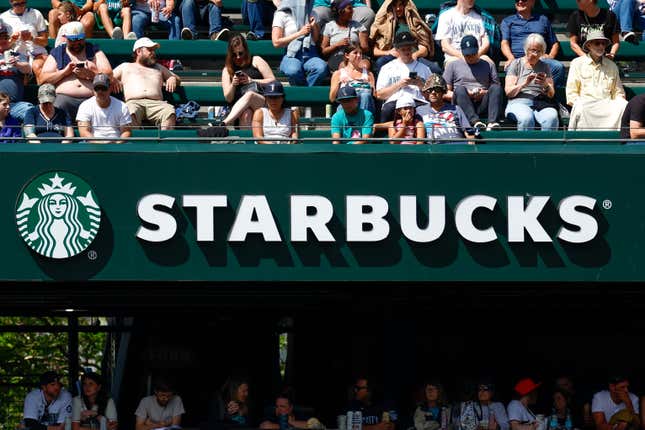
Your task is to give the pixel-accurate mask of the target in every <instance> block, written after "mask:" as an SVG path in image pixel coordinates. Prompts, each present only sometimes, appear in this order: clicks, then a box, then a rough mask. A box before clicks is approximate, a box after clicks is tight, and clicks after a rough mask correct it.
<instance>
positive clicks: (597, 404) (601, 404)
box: [591, 390, 639, 422]
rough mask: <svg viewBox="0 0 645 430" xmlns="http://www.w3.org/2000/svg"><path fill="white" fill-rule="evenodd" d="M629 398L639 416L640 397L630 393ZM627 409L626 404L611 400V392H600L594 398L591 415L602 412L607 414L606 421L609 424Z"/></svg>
mask: <svg viewBox="0 0 645 430" xmlns="http://www.w3.org/2000/svg"><path fill="white" fill-rule="evenodd" d="M629 398H630V399H632V405H633V406H634V412H636V414H637V415H638V414H639V405H638V397H636V395H634V394H632V393H629ZM623 409H625V403H623V402H621V403H618V404H616V403H614V401H613V400H611V396H610V395H609V391H607V390H604V391H599V392H597V393H596V394H594V396H593V400H592V401H591V413H594V412H602V413H603V414H605V421H607V422H609V420H610V419H611V417H612V416H613V415H614V414H615V413H616V412H618V411H620V410H623Z"/></svg>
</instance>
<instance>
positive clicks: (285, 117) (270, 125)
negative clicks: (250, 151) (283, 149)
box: [261, 107, 291, 144]
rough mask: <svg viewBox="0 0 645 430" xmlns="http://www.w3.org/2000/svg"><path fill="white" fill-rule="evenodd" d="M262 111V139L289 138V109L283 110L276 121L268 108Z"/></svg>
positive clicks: (282, 142) (283, 142)
mask: <svg viewBox="0 0 645 430" xmlns="http://www.w3.org/2000/svg"><path fill="white" fill-rule="evenodd" d="M261 109H262V118H263V120H262V130H263V132H264V137H285V138H290V137H291V109H289V108H285V109H284V111H283V112H282V116H281V117H280V118H279V119H278V120H277V121H276V120H275V119H273V117H272V116H271V112H270V111H269V109H268V108H265V107H263V108H261ZM272 143H281V144H285V143H290V142H289V141H273V142H272Z"/></svg>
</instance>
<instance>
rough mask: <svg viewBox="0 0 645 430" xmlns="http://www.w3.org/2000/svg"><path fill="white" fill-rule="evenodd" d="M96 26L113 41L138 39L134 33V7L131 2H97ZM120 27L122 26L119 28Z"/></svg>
mask: <svg viewBox="0 0 645 430" xmlns="http://www.w3.org/2000/svg"><path fill="white" fill-rule="evenodd" d="M94 13H96V16H97V20H96V26H97V27H98V28H99V29H100V30H103V29H105V32H106V33H107V34H108V36H110V37H111V38H112V39H123V37H124V36H125V38H126V39H136V38H137V35H136V33H134V32H133V31H132V7H131V6H130V0H95V1H94ZM119 25H120V26H119Z"/></svg>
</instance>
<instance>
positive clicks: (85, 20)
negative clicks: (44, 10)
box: [49, 0, 96, 39]
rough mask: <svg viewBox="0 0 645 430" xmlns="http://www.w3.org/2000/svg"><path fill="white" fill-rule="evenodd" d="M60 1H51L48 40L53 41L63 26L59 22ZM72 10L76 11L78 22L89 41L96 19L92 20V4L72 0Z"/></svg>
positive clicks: (82, 0)
mask: <svg viewBox="0 0 645 430" xmlns="http://www.w3.org/2000/svg"><path fill="white" fill-rule="evenodd" d="M61 3H62V1H59V0H52V9H51V10H50V11H49V38H50V39H55V38H56V36H58V29H59V28H60V26H61V25H62V24H63V23H62V22H60V20H59V16H60V9H59V7H60V4H61ZM72 3H73V4H74V9H76V16H77V17H78V21H80V22H81V23H82V24H83V29H84V31H85V36H86V37H87V38H88V39H89V38H91V37H92V34H93V33H94V24H95V23H96V19H95V18H94V3H93V2H92V0H74V1H73V2H72Z"/></svg>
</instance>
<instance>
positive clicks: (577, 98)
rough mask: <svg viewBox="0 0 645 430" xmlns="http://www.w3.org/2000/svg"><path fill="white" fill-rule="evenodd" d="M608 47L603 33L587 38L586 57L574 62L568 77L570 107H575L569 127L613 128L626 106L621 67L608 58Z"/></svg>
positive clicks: (597, 32) (617, 124)
mask: <svg viewBox="0 0 645 430" xmlns="http://www.w3.org/2000/svg"><path fill="white" fill-rule="evenodd" d="M607 44H609V39H607V38H606V37H605V36H604V34H603V33H602V31H592V32H590V33H589V34H588V35H587V40H586V42H585V43H584V45H583V49H585V50H586V51H589V53H588V54H587V55H585V56H584V57H578V58H575V59H574V60H573V61H571V66H570V68H569V77H568V78H567V104H568V105H569V106H572V107H573V108H572V110H571V117H570V119H569V128H570V129H572V130H580V129H614V130H618V129H619V127H620V120H621V118H622V115H623V111H624V110H625V106H627V100H625V91H624V90H623V85H622V83H621V81H620V76H619V74H618V67H616V64H615V63H614V62H613V61H611V60H610V59H609V58H607V57H606V56H605V49H606V48H607Z"/></svg>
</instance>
